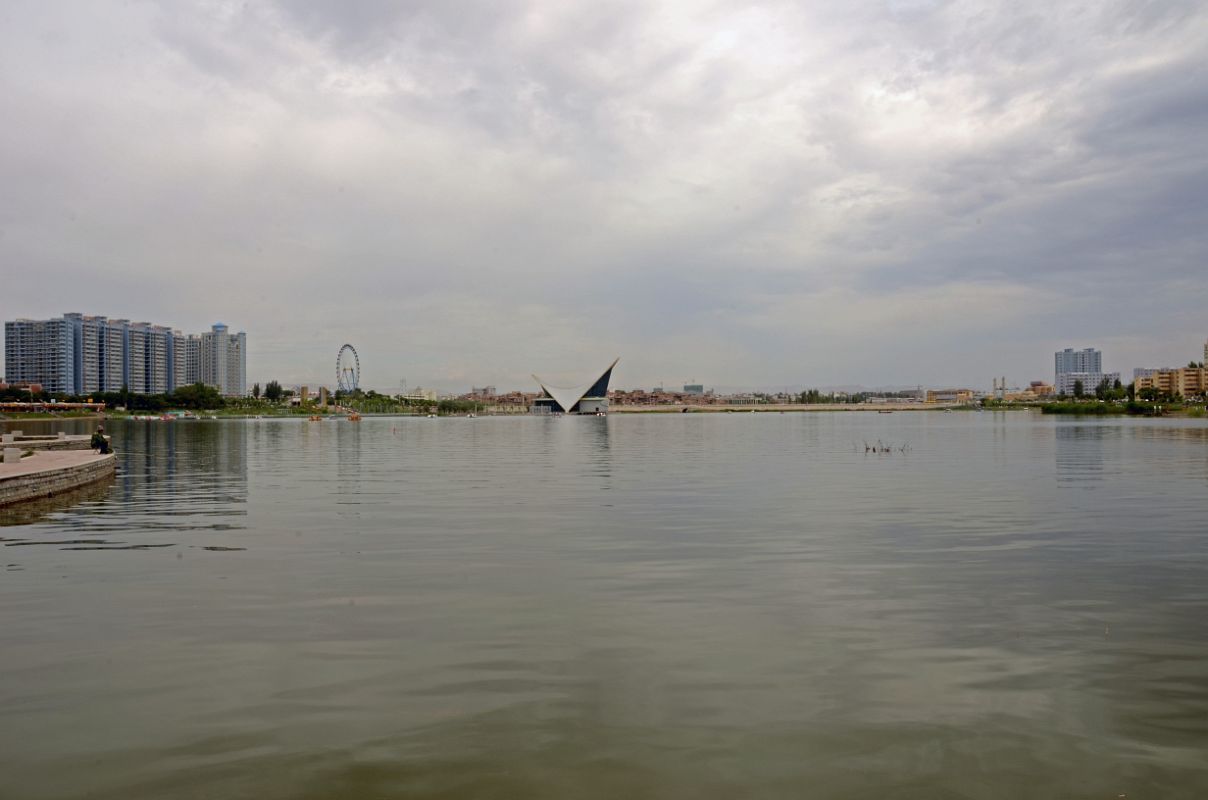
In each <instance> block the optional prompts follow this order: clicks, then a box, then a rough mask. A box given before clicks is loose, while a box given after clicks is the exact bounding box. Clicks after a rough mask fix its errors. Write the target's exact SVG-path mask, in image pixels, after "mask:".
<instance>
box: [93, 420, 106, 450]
mask: <svg viewBox="0 0 1208 800" xmlns="http://www.w3.org/2000/svg"><path fill="white" fill-rule="evenodd" d="M92 449H93V450H96V451H97V452H99V453H101V454H102V455H104V454H105V453H108V452H109V440H108V439H106V438H105V426H104V425H97V426H96V432H95V433H93V434H92Z"/></svg>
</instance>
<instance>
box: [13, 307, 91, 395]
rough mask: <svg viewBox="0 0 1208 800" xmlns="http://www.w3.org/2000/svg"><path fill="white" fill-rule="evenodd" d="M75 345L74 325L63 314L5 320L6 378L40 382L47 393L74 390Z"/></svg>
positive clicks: (15, 381) (25, 381) (16, 381)
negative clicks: (55, 317) (50, 317)
mask: <svg viewBox="0 0 1208 800" xmlns="http://www.w3.org/2000/svg"><path fill="white" fill-rule="evenodd" d="M74 344H75V343H74V336H73V331H72V325H71V323H70V322H69V321H68V320H66V319H64V318H61V317H60V318H59V319H40V320H34V319H18V320H13V321H12V322H5V323H4V377H5V380H6V381H8V382H9V383H39V384H41V385H42V388H43V390H45V391H47V392H63V393H68V392H74V391H75V385H76V370H75V346H74Z"/></svg>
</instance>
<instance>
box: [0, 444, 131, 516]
mask: <svg viewBox="0 0 1208 800" xmlns="http://www.w3.org/2000/svg"><path fill="white" fill-rule="evenodd" d="M18 448H23V449H18ZM18 448H14V447H13V445H12V444H6V445H5V452H4V456H5V458H4V462H3V463H0V508H3V507H5V506H10V505H12V504H14V503H21V502H24V501H26V500H37V499H39V498H42V497H53V496H54V495H57V494H60V493H62V492H66V491H70V490H72V489H76V488H79V487H81V486H87V485H89V484H92V483H96V482H97V481H103V480H108V479H110V478H111V477H112V476H113V473H114V470H115V469H116V466H117V458H116V457H115V456H114V455H113V453H105V454H104V455H101V454H100V453H97V452H95V451H93V450H89V449H85V450H44V451H36V452H34V453H33V454H32V455H28V456H25V457H24V458H18V457H14V456H19V455H20V454H21V453H23V452H24V450H25V449H29V448H26V447H25V444H24V443H23V442H22V443H19V444H18Z"/></svg>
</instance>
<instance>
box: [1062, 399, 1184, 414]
mask: <svg viewBox="0 0 1208 800" xmlns="http://www.w3.org/2000/svg"><path fill="white" fill-rule="evenodd" d="M1040 411H1041V412H1042V413H1044V414H1073V415H1075V416H1093V417H1102V416H1111V415H1123V416H1133V417H1168V416H1170V417H1196V418H1198V417H1203V416H1204V409H1203V407H1202V406H1184V405H1182V404H1180V403H1148V402H1138V401H1135V400H1130V401H1128V402H1127V403H1100V402H1096V401H1093V400H1092V401H1084V402H1078V401H1076V400H1067V401H1063V402H1059V403H1045V404H1044V405H1042V406H1041V407H1040Z"/></svg>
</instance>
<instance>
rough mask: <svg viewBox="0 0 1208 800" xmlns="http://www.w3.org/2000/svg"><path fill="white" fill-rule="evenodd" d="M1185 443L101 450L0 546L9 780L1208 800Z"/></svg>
mask: <svg viewBox="0 0 1208 800" xmlns="http://www.w3.org/2000/svg"><path fill="white" fill-rule="evenodd" d="M1206 432H1208V426H1204V425H1203V424H1202V423H1201V422H1198V421H1194V420H1181V421H1180V420H1116V419H1109V420H1091V421H1082V420H1068V419H1059V420H1054V419H1050V418H1043V417H1040V416H1034V415H1030V414H1018V413H1015V414H991V413H985V414H948V415H944V414H930V413H917V414H894V415H876V414H808V415H704V414H700V415H675V416H674V417H672V416H661V415H660V416H638V417H609V418H595V417H591V418H581V419H576V418H545V419H542V418H522V419H493V418H480V419H465V418H457V419H439V420H438V419H374V418H370V419H366V420H365V421H364V422H362V423H360V424H359V425H357V424H353V423H347V422H332V421H325V422H321V423H308V422H304V421H294V420H249V421H246V422H235V421H220V422H196V423H129V424H127V425H115V426H113V433H114V435H115V442H116V444H117V449H118V453H119V456H120V459H121V467H120V472H119V476H118V480H117V483H116V484H115V485H114V486H113V487H112V488H111V489H109V490H107V493H106V494H105V495H104V497H100V498H91V499H89V500H87V501H85V502H82V503H80V504H79V505H76V506H72V507H70V508H58V509H56V510H54V511H52V512H51V513H48V514H47V515H46V516H43V517H39V518H38V519H37V521H36V522H35V523H34V524H27V525H21V526H16V527H8V528H5V529H4V540H3V541H0V545H3V546H4V547H3V549H2V550H0V552H2V553H3V555H4V556H5V558H4V561H5V562H6V563H10V564H13V565H15V566H14V567H12V568H11V569H9V568H6V569H5V570H4V571H0V647H2V652H3V653H4V658H3V660H2V661H0V785H2V786H4V787H5V792H8V793H9V794H11V795H12V796H15V797H22V798H35V799H37V798H59V797H62V798H66V797H78V796H89V797H98V798H111V797H112V798H128V797H156V798H161V797H163V798H192V797H199V796H210V797H250V796H255V797H257V798H287V797H288V798H328V797H396V796H430V795H434V796H442V797H482V796H491V797H531V796H548V797H567V796H574V797H581V796H587V797H617V796H626V795H632V796H660V797H661V796H674V797H693V798H697V797H735V796H763V797H773V796H776V797H779V796H784V797H801V796H817V797H828V798H846V797H850V798H856V797H971V798H981V797H985V798H999V797H1002V798H1006V797H1019V796H1040V797H1105V798H1108V797H1110V798H1115V797H1119V796H1120V795H1127V796H1129V797H1163V798H1170V797H1175V798H1178V797H1187V798H1192V797H1202V796H1205V793H1206V792H1208V765H1206V764H1205V762H1204V760H1203V745H1204V742H1205V741H1208V678H1206V677H1205V675H1206V673H1205V671H1204V669H1203V664H1204V663H1205V659H1206V658H1208V590H1206V589H1205V588H1204V587H1205V586H1208V581H1206V580H1205V579H1206V578H1208V543H1206V542H1205V526H1204V522H1203V520H1204V517H1203V514H1204V497H1205V484H1206V482H1208V459H1206V457H1205V452H1206V451H1208V436H1206ZM877 439H881V440H883V441H892V442H895V443H907V442H908V443H909V444H910V447H909V449H908V450H907V451H905V452H902V451H895V452H893V453H890V454H884V455H877V456H875V457H869V456H866V455H865V454H864V453H863V452H861V451H860V450H859V448H858V446H854V445H858V443H859V442H861V441H875V440H877ZM118 547H122V548H137V549H127V550H122V551H121V552H102V550H113V549H115V548H118ZM94 548H100V550H98V549H94ZM0 794H4V792H0Z"/></svg>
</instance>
